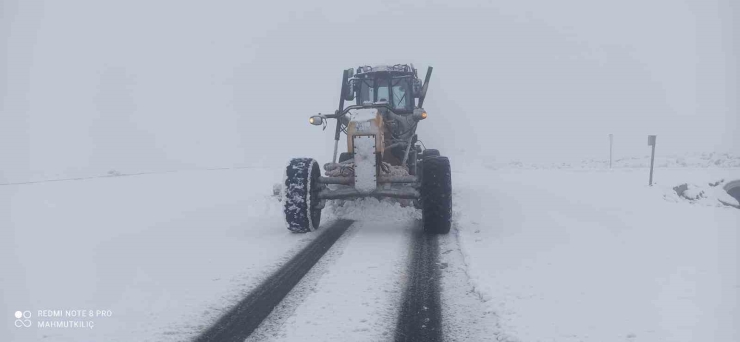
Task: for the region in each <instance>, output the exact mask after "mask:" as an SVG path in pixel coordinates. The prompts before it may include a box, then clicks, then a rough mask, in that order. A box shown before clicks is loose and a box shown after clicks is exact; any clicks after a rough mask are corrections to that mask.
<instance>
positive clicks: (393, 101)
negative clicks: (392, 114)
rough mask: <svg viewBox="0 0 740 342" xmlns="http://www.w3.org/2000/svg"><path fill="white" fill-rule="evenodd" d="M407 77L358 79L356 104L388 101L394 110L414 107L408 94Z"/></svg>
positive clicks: (405, 110)
mask: <svg viewBox="0 0 740 342" xmlns="http://www.w3.org/2000/svg"><path fill="white" fill-rule="evenodd" d="M409 79H410V78H409V77H398V78H386V77H377V78H374V79H373V78H367V79H360V80H358V82H360V88H359V91H358V94H357V104H359V105H363V104H372V103H377V102H388V103H389V104H390V105H391V107H392V108H393V109H394V111H396V112H410V111H412V110H413V109H414V102H413V97H411V96H409V95H408V94H409V86H410V82H409Z"/></svg>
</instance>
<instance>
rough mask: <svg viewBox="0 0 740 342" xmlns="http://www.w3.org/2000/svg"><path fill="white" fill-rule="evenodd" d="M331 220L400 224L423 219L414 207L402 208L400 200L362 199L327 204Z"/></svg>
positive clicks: (327, 211)
mask: <svg viewBox="0 0 740 342" xmlns="http://www.w3.org/2000/svg"><path fill="white" fill-rule="evenodd" d="M326 208H327V209H329V210H326V211H325V212H326V214H327V217H329V218H336V219H349V220H357V221H368V220H371V221H375V222H398V221H408V220H410V219H421V211H419V210H417V209H416V208H414V207H413V206H406V207H403V206H401V203H400V202H399V201H398V200H392V199H383V200H378V199H375V198H361V199H357V200H352V201H332V202H329V203H327V206H326Z"/></svg>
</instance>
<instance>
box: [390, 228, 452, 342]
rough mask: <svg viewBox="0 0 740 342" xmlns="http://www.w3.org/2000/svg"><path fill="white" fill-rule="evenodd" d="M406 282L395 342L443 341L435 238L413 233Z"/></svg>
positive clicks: (437, 248)
mask: <svg viewBox="0 0 740 342" xmlns="http://www.w3.org/2000/svg"><path fill="white" fill-rule="evenodd" d="M413 240H414V242H413V246H412V248H413V249H412V253H413V254H412V256H411V263H410V264H409V277H410V278H409V280H408V285H407V288H406V293H405V294H404V299H403V302H402V303H401V310H400V313H399V317H398V325H397V327H396V336H395V340H396V341H398V342H410V341H424V342H437V341H442V313H441V306H440V293H439V276H440V272H439V265H438V258H439V240H438V236H436V235H431V234H425V233H424V232H423V231H422V230H421V229H417V230H416V231H415V232H414V237H413Z"/></svg>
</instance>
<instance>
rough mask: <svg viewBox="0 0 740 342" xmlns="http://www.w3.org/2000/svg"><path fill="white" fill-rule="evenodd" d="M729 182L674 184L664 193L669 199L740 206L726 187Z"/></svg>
mask: <svg viewBox="0 0 740 342" xmlns="http://www.w3.org/2000/svg"><path fill="white" fill-rule="evenodd" d="M725 184H727V183H726V182H725V180H724V179H720V180H718V181H716V182H712V183H705V184H700V185H697V184H693V183H683V184H679V185H677V186H674V187H673V188H672V189H671V190H673V191H669V192H668V193H666V194H664V195H663V198H665V199H666V200H667V201H670V202H679V201H686V202H689V203H691V204H699V205H705V206H710V207H722V206H727V205H729V206H733V207H737V208H740V202H738V200H736V199H735V198H733V197H732V196H730V194H728V193H727V191H725V189H724V187H723V186H724V185H725Z"/></svg>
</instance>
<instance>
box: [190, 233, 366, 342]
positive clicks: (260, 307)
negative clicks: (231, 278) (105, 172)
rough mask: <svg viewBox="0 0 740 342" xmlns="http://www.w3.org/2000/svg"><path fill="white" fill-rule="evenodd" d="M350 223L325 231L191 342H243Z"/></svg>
mask: <svg viewBox="0 0 740 342" xmlns="http://www.w3.org/2000/svg"><path fill="white" fill-rule="evenodd" d="M352 223H353V221H350V220H339V221H337V222H335V223H334V224H333V225H332V226H330V227H328V228H326V229H325V230H324V232H323V233H322V234H321V235H320V236H319V237H317V238H316V239H315V240H313V241H312V242H311V243H310V244H309V245H308V246H306V247H305V248H304V249H303V250H301V251H300V252H298V254H296V255H295V256H294V257H293V258H291V259H290V261H288V262H287V263H286V264H285V265H284V266H283V267H281V268H280V269H279V270H277V271H276V272H275V273H274V274H273V275H271V276H270V277H269V278H267V279H266V280H265V281H264V282H263V283H262V284H260V285H259V286H258V287H257V288H255V289H254V290H253V291H252V292H251V293H250V294H249V295H247V297H246V298H244V299H243V300H242V301H241V302H239V303H238V304H237V305H236V306H235V307H233V308H232V309H231V310H229V311H228V312H227V313H226V314H225V315H224V316H222V317H221V318H220V319H219V320H218V321H216V323H215V324H214V325H212V326H211V327H210V328H208V329H207V330H206V331H205V332H203V333H202V334H201V335H200V336H199V337H198V338H196V339H195V341H197V342H205V341H239V342H241V341H244V339H246V338H247V337H248V336H249V335H250V334H251V333H252V332H253V331H254V330H255V329H257V327H258V326H259V325H260V323H262V321H263V320H264V319H265V318H266V317H267V316H268V315H269V314H270V312H272V310H273V308H275V306H277V305H278V304H279V303H280V302H281V301H282V300H283V298H285V296H286V295H287V294H288V293H289V292H290V291H291V290H292V289H293V287H294V286H295V285H296V284H298V282H299V281H300V280H301V279H302V278H303V276H304V275H305V274H306V273H308V271H309V270H310V269H311V268H312V267H313V265H314V264H316V262H317V261H319V259H321V257H322V256H323V255H324V254H325V253H326V252H327V251H328V250H329V248H331V246H332V245H333V244H334V242H336V241H337V240H338V239H339V238H340V237H341V236H342V234H344V232H346V231H347V229H348V228H349V227H350V226H351V225H352Z"/></svg>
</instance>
